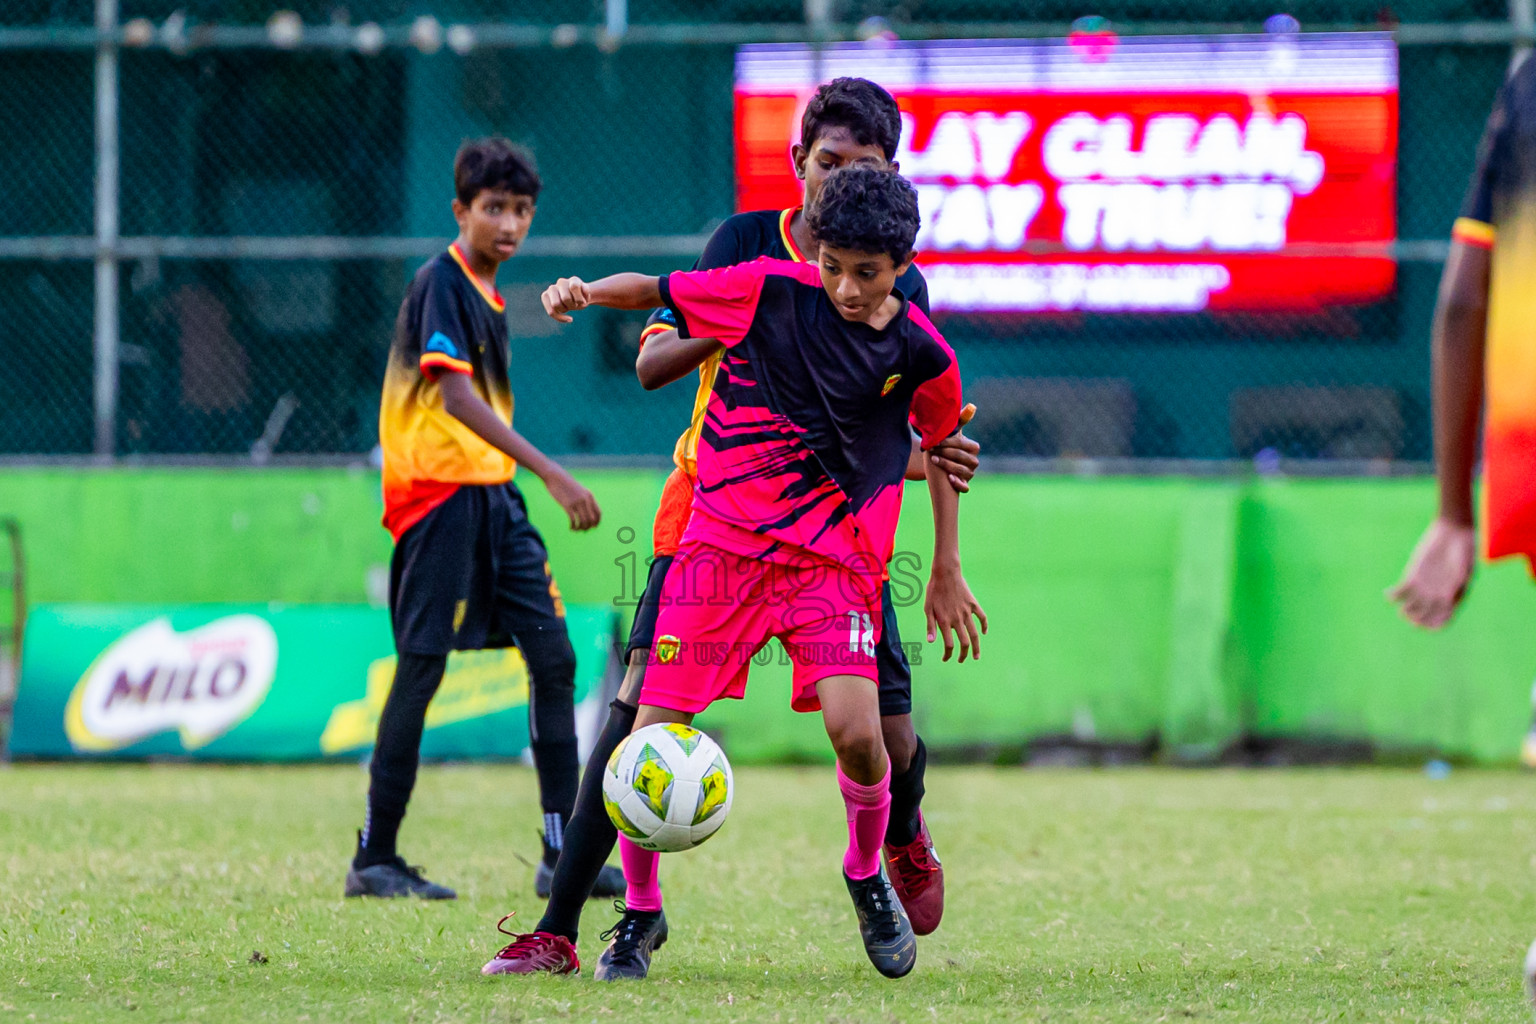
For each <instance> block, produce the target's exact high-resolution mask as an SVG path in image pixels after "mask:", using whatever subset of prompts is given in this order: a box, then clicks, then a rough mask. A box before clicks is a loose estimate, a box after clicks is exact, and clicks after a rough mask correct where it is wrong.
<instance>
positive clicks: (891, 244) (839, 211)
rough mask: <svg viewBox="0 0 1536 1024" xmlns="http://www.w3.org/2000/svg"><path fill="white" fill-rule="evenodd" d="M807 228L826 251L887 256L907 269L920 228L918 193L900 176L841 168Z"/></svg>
mask: <svg viewBox="0 0 1536 1024" xmlns="http://www.w3.org/2000/svg"><path fill="white" fill-rule="evenodd" d="M805 222H806V226H807V227H809V228H810V229H811V234H812V235H814V236H815V237H816V240H817V241H818V242H820V243H821V244H822V245H830V246H832V247H833V248H834V249H854V250H857V251H858V252H883V253H885V254H886V255H888V256H890V258H891V262H892V263H894V264H896V265H897V266H901V264H902V263H903V262H905V261H906V259H907V257H909V256H911V255H912V246H913V243H914V242H916V240H917V228H918V225H919V224H921V223H922V219H921V217H920V216H919V215H918V212H917V190H916V189H914V188H913V187H912V185H911V183H910V182H908V181H907V179H906V178H903V177H902V176H901V175H899V174H897V173H896V172H895V171H880V170H876V169H875V168H873V167H858V166H854V167H841V168H839V169H837V170H835V171H833V172H832V173H831V174H830V175H828V176H827V180H826V182H825V183H824V184H823V185H822V186H821V194H820V195H818V196H817V197H816V205H815V206H814V207H813V208H811V209H809V210H807V211H806V213H805Z"/></svg>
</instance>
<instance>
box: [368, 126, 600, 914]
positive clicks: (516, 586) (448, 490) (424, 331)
mask: <svg viewBox="0 0 1536 1024" xmlns="http://www.w3.org/2000/svg"><path fill="white" fill-rule="evenodd" d="M453 175H454V191H455V198H454V202H453V214H454V218H455V220H457V221H458V225H459V236H458V239H457V240H456V241H455V242H454V243H453V244H452V245H451V246H449V248H448V251H447V252H444V253H442V254H440V255H439V256H437V257H436V258H435V259H433V260H432V261H431V262H429V263H428V264H427V265H426V266H424V267H422V268H421V270H420V271H418V272H417V274H416V277H415V279H414V280H412V282H411V286H410V290H409V292H408V293H407V294H406V297H405V302H404V303H403V304H402V305H401V307H400V316H399V319H398V321H397V322H396V325H395V338H394V342H393V344H392V345H391V348H390V353H389V367H388V370H387V371H386V374H385V378H384V391H383V398H382V401H381V403H380V407H379V440H380V445H381V447H382V448H383V452H384V525H385V527H386V528H388V530H389V532H390V534H391V535H392V536H393V537H394V538H395V553H394V558H393V559H392V561H391V564H390V592H389V609H390V618H391V625H392V627H393V630H394V636H395V650H396V654H397V655H398V664H397V667H396V670H395V680H394V684H393V686H392V687H391V689H390V693H389V698H388V700H387V701H386V702H385V705H384V710H383V713H382V715H381V716H380V718H379V732H378V739H377V742H376V744H375V746H374V751H373V761H372V763H371V765H370V767H369V774H370V784H369V788H368V817H367V819H366V823H365V824H364V826H363V829H362V831H361V832H359V834H358V843H357V853H356V855H355V856H354V858H353V861H352V868H351V870H350V871H349V872H348V873H347V881H346V894H347V895H348V896H406V895H415V896H420V897H423V898H426V899H452V898H453V896H454V893H453V890H451V889H448V888H446V887H445V886H441V885H436V884H434V883H432V882H429V881H427V880H426V879H425V878H423V877H422V876H421V874H420V872H419V871H417V870H415V869H414V868H411V867H409V866H408V865H407V864H406V863H405V861H404V860H402V859H401V858H400V856H399V855H398V854H397V853H396V852H395V839H396V835H397V834H398V833H399V830H400V822H401V819H402V818H403V817H404V816H405V808H406V803H407V802H408V801H409V800H410V796H411V790H412V788H413V787H414V786H415V783H416V768H417V764H418V761H419V759H420V745H421V734H422V728H423V724H424V721H425V718H426V711H427V705H428V703H429V702H430V701H431V699H432V696H433V694H434V693H436V692H437V688H438V685H439V683H441V682H442V678H443V670H444V668H445V667H446V665H447V660H448V652H449V651H454V650H475V649H479V648H486V647H505V646H510V645H512V644H516V645H517V647H518V648H519V649H520V650H521V651H522V653H523V657H524V659H525V660H526V662H527V664H528V675H529V690H528V717H529V734H530V737H531V746H532V748H533V760H534V765H535V766H536V768H537V770H538V776H539V795H540V802H541V803H542V805H543V809H544V863H543V865H542V866H541V869H540V870H541V873H543V874H547V873H548V872H549V871H550V870H551V869H552V868H553V866H554V863H555V860H556V858H557V857H558V856H559V851H560V845H561V841H562V835H563V833H564V828H565V823H566V822H567V821H568V820H569V819H570V817H571V814H572V811H573V810H574V807H575V802H576V782H577V768H578V765H577V756H576V727H575V707H574V696H575V685H574V683H575V673H576V656H575V652H574V651H573V650H572V648H571V642H570V638H569V636H568V635H567V633H566V626H565V608H564V606H563V605H562V603H561V601H560V591H559V589H558V588H557V587H556V585H555V580H554V577H553V576H552V575H551V574H550V569H549V556H548V553H547V552H546V551H545V548H544V541H543V539H542V538H541V537H540V536H539V532H538V530H536V529H534V527H533V524H532V523H530V522H529V521H528V511H527V508H526V506H525V505H524V503H523V497H522V495H521V494H520V493H519V491H518V489H517V486H516V485H515V484H514V483H513V482H512V475H513V473H514V472H515V471H516V469H517V467H518V465H519V464H521V465H522V466H523V467H524V468H525V469H527V470H528V471H529V472H531V473H533V474H534V475H535V476H537V477H538V478H539V479H540V480H542V481H543V482H544V485H545V486H546V487H547V488H548V489H549V493H550V495H551V496H552V497H553V498H554V499H555V500H556V501H557V502H559V504H560V506H561V508H563V509H564V510H565V512H566V514H567V515H568V516H569V517H570V523H571V529H573V530H589V529H591V528H592V527H594V526H596V525H597V523H598V518H599V515H600V513H599V510H598V507H597V502H596V501H595V500H594V499H593V497H592V493H591V492H590V491H588V490H587V489H586V488H585V487H583V486H582V485H581V484H579V483H577V482H576V481H575V479H573V478H572V477H571V475H570V474H569V473H567V472H566V471H565V470H564V469H561V468H560V466H558V465H556V464H555V462H553V461H552V460H551V459H549V458H548V457H546V456H545V455H544V454H543V453H541V452H540V451H539V450H538V449H537V448H535V447H534V446H533V445H531V444H529V443H528V442H527V441H526V440H525V439H524V438H523V437H522V436H521V435H519V434H518V433H517V431H515V430H513V429H512V387H511V382H510V379H509V377H508V370H507V360H508V348H507V346H508V334H507V321H506V313H505V305H504V304H503V302H502V299H501V295H500V294H499V293H498V292H497V291H496V270H497V268H498V267H499V266H500V264H501V263H502V262H503V261H504V260H506V259H508V258H510V257H511V256H512V255H513V254H514V253H515V252H516V251H517V248H518V246H519V245H520V244H521V243H522V240H523V238H524V236H526V235H527V233H528V227H529V225H530V223H531V222H532V220H533V214H534V206H535V203H536V202H537V200H538V196H539V190H540V187H541V184H540V181H539V176H538V172H537V171H535V170H534V167H533V163H532V160H531V159H530V158H529V157H528V156H527V154H525V153H522V152H520V151H518V150H517V149H515V148H513V147H512V146H511V144H510V143H508V142H506V141H505V140H502V139H482V140H478V141H474V142H467V143H465V144H464V145H463V146H462V147H461V148H460V149H459V152H458V155H457V156H456V157H455V159H454V167H453ZM614 875H615V876H617V872H614ZM621 885H622V879H621V878H619V877H615V878H613V879H612V886H613V887H615V888H617V887H619V886H621Z"/></svg>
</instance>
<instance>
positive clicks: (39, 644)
mask: <svg viewBox="0 0 1536 1024" xmlns="http://www.w3.org/2000/svg"><path fill="white" fill-rule="evenodd" d="M567 622H568V623H569V625H570V630H571V642H572V644H573V645H574V646H575V648H576V664H577V671H576V699H577V701H578V702H579V701H582V700H585V699H586V698H588V697H600V695H601V691H602V684H603V678H604V675H605V673H606V672H607V670H608V666H609V661H610V659H611V658H612V652H613V643H614V639H615V636H616V629H617V625H618V617H617V615H616V613H615V612H614V610H613V609H612V608H605V607H602V606H596V607H594V606H590V605H588V606H568V608H567ZM394 669H395V656H394V653H393V643H392V640H391V637H390V628H389V615H388V613H387V612H385V611H384V610H383V609H377V608H370V607H367V606H357V605H299V606H281V605H193V606H182V607H175V606H132V605H130V606H121V605H117V606H114V605H42V606H39V607H37V608H35V609H33V610H32V611H31V613H30V615H29V617H28V619H27V630H26V640H25V644H24V645H23V655H22V667H21V682H20V688H19V691H18V693H17V699H16V708H15V722H14V729H13V732H12V737H11V751H12V753H13V754H15V755H17V756H19V757H92V758H140V757H190V758H203V759H212V760H262V761H267V760H272V761H280V760H313V759H318V758H347V759H355V758H358V757H361V756H362V755H364V754H366V753H367V752H368V750H369V749H370V748H371V747H372V745H373V739H374V734H375V732H376V730H377V728H378V721H379V714H380V712H381V711H382V709H383V707H384V701H385V698H386V697H388V695H389V688H390V685H391V683H392V682H393V680H394ZM527 708H528V669H527V666H526V664H525V663H524V662H523V658H522V655H521V654H520V653H519V652H518V651H517V649H516V648H507V649H504V650H488V651H463V652H458V653H455V654H454V655H453V656H452V657H450V658H449V661H448V671H447V673H446V674H445V675H444V677H443V684H442V686H441V688H440V689H439V690H438V692H437V695H436V697H434V698H433V701H432V705H431V707H430V709H429V710H428V713H427V723H426V725H427V728H426V733H425V735H424V736H423V739H422V754H423V756H424V757H427V758H433V759H440V760H457V759H462V758H511V757H517V756H519V755H521V754H522V752H523V750H524V749H525V748H526V747H527V745H528V714H527Z"/></svg>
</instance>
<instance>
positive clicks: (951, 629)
mask: <svg viewBox="0 0 1536 1024" xmlns="http://www.w3.org/2000/svg"><path fill="white" fill-rule="evenodd" d="M927 477H928V497H929V500H930V501H932V502H933V568H932V570H931V571H930V573H929V576H928V593H927V596H926V597H925V598H924V599H923V614H924V615H925V616H926V617H927V619H928V642H929V643H933V642H934V640H936V639H937V638H939V637H940V636H942V637H943V638H944V660H945V661H948V660H949V656H950V655H951V654H953V653H954V652H955V646H956V643H957V642H958V644H959V647H960V660H961V661H964V660H965V659H966V656H967V654H969V655H972V656H974V657H977V658H979V657H981V636H982V635H985V634H986V632H987V613H986V612H985V611H983V610H982V608H981V603H980V602H979V601H977V600H976V597H975V595H973V594H972V593H971V587H970V584H968V583H966V582H965V575H964V574H963V573H962V572H961V571H960V494H959V492H958V491H956V490H955V489H954V487H953V486H951V485H950V482H949V474H948V473H947V472H946V471H945V470H944V469H942V468H940V467H939V465H938V464H937V463H934V462H928V463H927ZM978 621H979V622H980V623H981V634H978V633H977V632H976V623H977V622H978Z"/></svg>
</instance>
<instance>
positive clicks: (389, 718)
mask: <svg viewBox="0 0 1536 1024" xmlns="http://www.w3.org/2000/svg"><path fill="white" fill-rule="evenodd" d="M447 665H448V659H447V657H445V656H439V655H427V654H402V655H400V657H399V660H398V662H397V664H396V666H395V681H394V683H393V684H392V685H391V686H390V689H389V699H388V700H386V701H385V702H384V710H383V712H382V713H381V714H380V715H379V734H378V739H377V741H376V742H375V743H374V746H373V760H372V761H371V762H369V765H368V775H369V783H368V821H367V823H366V824H365V825H364V826H363V831H362V835H361V841H360V842H359V843H358V851H357V856H356V857H355V858H354V863H355V864H356V865H357V866H358V867H367V866H368V865H370V864H381V863H383V862H385V861H388V860H390V859H391V858H393V857H394V856H395V838H396V837H397V836H398V835H399V833H400V822H401V821H402V820H403V819H404V818H405V805H406V804H407V803H409V802H410V799H411V790H413V789H414V788H416V768H417V766H418V765H419V764H420V763H421V732H422V728H423V726H424V725H425V723H426V719H427V705H428V704H430V703H431V702H432V695H433V694H435V693H437V687H438V685H439V684H440V683H442V681H443V670H444V669H445V668H446V667H447Z"/></svg>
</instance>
